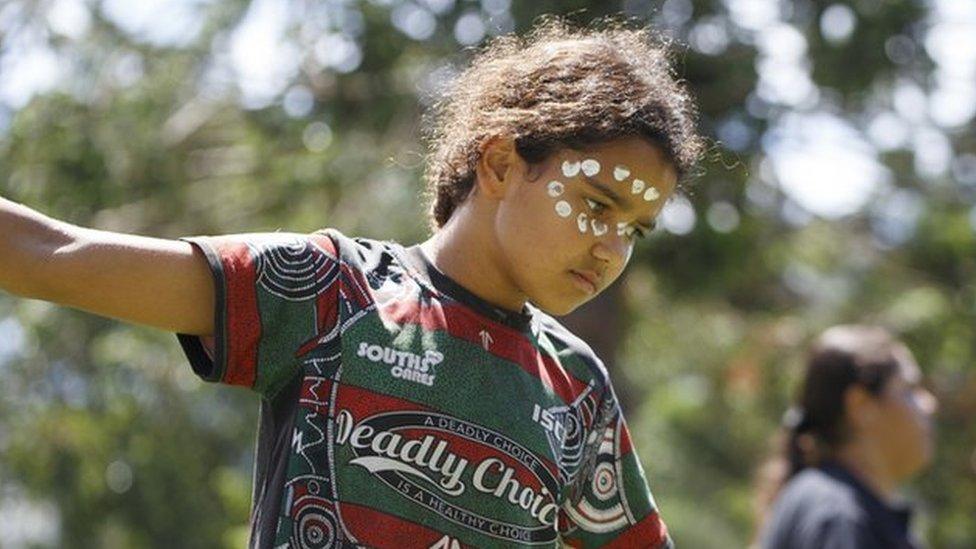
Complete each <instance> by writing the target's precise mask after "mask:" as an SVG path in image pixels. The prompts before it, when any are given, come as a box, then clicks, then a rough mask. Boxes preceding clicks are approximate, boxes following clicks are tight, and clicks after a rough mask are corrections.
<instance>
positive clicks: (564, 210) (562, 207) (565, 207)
mask: <svg viewBox="0 0 976 549" xmlns="http://www.w3.org/2000/svg"><path fill="white" fill-rule="evenodd" d="M556 213H557V214H559V217H569V216H570V214H572V213H573V207H572V206H570V205H569V202H566V201H565V200H560V201H559V202H556Z"/></svg>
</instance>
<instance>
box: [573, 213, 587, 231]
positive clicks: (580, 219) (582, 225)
mask: <svg viewBox="0 0 976 549" xmlns="http://www.w3.org/2000/svg"><path fill="white" fill-rule="evenodd" d="M588 220H589V219H588V218H587V216H586V214H585V213H581V214H579V215H578V216H576V227H577V228H579V232H580V233H582V234H586V227H587V221H588Z"/></svg>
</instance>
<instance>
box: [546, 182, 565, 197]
mask: <svg viewBox="0 0 976 549" xmlns="http://www.w3.org/2000/svg"><path fill="white" fill-rule="evenodd" d="M564 188H565V187H563V184H562V183H560V182H559V181H550V182H549V184H548V185H546V189H547V190H548V191H549V196H551V197H553V198H556V197H557V196H559V195H561V194H563V189H564Z"/></svg>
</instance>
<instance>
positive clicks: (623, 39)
mask: <svg viewBox="0 0 976 549" xmlns="http://www.w3.org/2000/svg"><path fill="white" fill-rule="evenodd" d="M603 27H604V28H602V29H576V28H572V27H570V26H569V25H568V24H567V23H565V22H563V21H561V20H559V19H558V18H546V19H543V20H542V21H541V23H539V24H538V25H537V26H536V27H535V28H534V29H533V30H532V31H531V32H529V33H528V34H527V35H526V36H525V37H524V38H520V37H517V36H504V37H500V38H496V39H494V40H492V41H491V42H489V43H488V44H487V46H485V47H484V49H482V50H481V51H480V52H479V53H477V54H476V55H475V57H474V59H473V60H472V62H471V65H470V66H469V67H468V68H467V69H466V70H465V71H463V72H462V73H461V74H460V75H459V76H458V77H457V78H456V79H454V80H453V81H452V83H451V84H450V85H448V86H447V87H446V88H445V90H444V94H443V97H442V99H441V100H440V101H439V102H438V103H437V104H436V105H435V107H434V109H433V111H432V113H431V119H430V120H431V124H430V126H429V128H428V131H427V139H428V143H429V146H430V149H431V150H430V155H429V156H428V160H427V166H426V173H425V175H426V179H427V188H428V199H429V201H430V219H431V225H432V226H433V227H434V228H435V229H436V228H439V227H441V226H443V225H444V224H445V223H446V222H447V220H448V219H450V217H451V215H452V214H453V213H454V210H455V209H456V208H457V206H458V205H459V204H460V203H461V202H462V201H463V200H464V199H465V198H467V196H468V194H469V193H470V191H471V188H472V187H473V186H474V179H475V166H476V163H477V161H478V157H479V154H480V148H481V146H482V145H483V144H484V143H486V142H487V141H489V140H490V139H492V138H494V137H499V136H508V137H511V138H513V139H514V140H515V146H516V150H517V151H518V153H519V154H520V155H521V156H522V157H523V158H524V159H525V160H526V161H527V162H530V163H536V162H541V161H543V160H545V159H546V158H547V157H548V156H549V155H550V154H551V153H553V152H555V151H556V150H557V149H559V148H566V147H568V148H579V147H582V146H586V145H594V144H598V143H602V142H606V141H609V140H612V139H616V138H620V137H625V136H640V137H644V138H646V139H648V140H650V141H651V142H653V143H654V144H656V145H658V146H660V147H661V148H662V149H663V150H664V152H665V153H666V154H667V156H668V158H669V159H670V160H671V162H672V164H673V165H674V168H675V170H676V171H677V172H678V175H679V177H680V176H684V175H686V174H687V173H688V171H689V170H690V169H691V167H692V166H693V165H694V163H695V162H697V160H698V158H699V156H700V155H701V152H702V149H703V140H702V138H701V137H700V136H699V135H698V134H697V132H696V130H695V121H696V118H697V111H696V109H695V106H694V102H693V101H692V98H691V96H690V95H689V93H688V92H687V90H686V89H685V88H684V86H683V85H682V84H680V83H679V82H678V80H677V79H676V78H675V75H674V72H673V70H672V68H671V64H670V62H669V58H668V55H669V54H668V50H667V47H666V46H665V44H664V43H663V42H661V41H660V40H657V39H656V38H655V35H653V34H652V32H651V31H650V30H647V29H628V28H625V26H624V25H623V24H621V23H619V22H613V21H610V22H604V23H603Z"/></svg>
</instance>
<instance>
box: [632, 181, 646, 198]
mask: <svg viewBox="0 0 976 549" xmlns="http://www.w3.org/2000/svg"><path fill="white" fill-rule="evenodd" d="M645 185H646V184H645V183H644V182H643V181H642V180H640V179H635V180H634V182H633V183H631V184H630V192H631V193H633V194H640V193H641V192H642V191H643V190H644V186H645Z"/></svg>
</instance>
